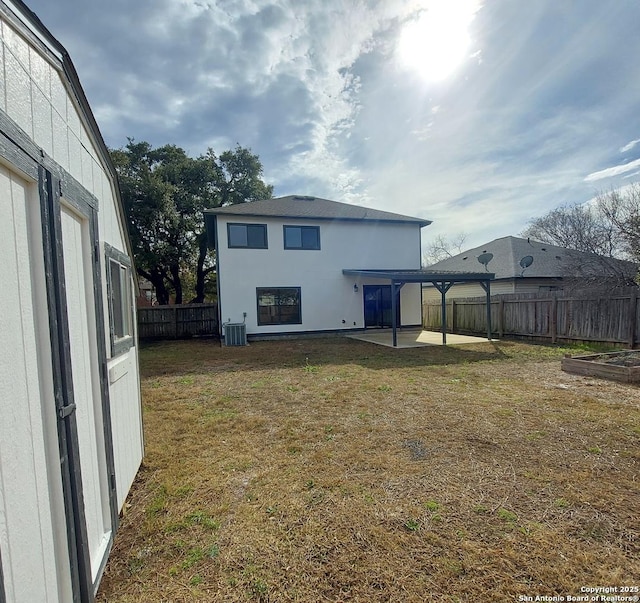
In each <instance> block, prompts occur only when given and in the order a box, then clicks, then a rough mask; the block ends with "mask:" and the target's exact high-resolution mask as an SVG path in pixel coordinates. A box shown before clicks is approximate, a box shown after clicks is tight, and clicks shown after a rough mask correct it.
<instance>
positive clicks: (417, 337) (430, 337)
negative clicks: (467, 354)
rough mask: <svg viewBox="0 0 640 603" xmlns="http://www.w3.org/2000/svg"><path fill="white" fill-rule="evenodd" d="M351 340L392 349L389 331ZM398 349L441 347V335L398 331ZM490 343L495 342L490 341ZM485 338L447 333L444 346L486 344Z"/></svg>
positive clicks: (371, 332)
mask: <svg viewBox="0 0 640 603" xmlns="http://www.w3.org/2000/svg"><path fill="white" fill-rule="evenodd" d="M348 337H350V338H351V339H358V340H360V341H368V342H369V343H375V344H376V345H385V346H387V347H390V348H392V347H393V333H392V331H391V329H376V330H370V331H365V332H362V333H357V334H354V335H348ZM397 339H398V345H397V347H398V348H419V347H426V346H430V345H443V344H442V333H441V332H439V331H422V330H420V329H410V330H398V337H397ZM491 341H496V340H495V339H492V340H491ZM486 342H487V338H486V337H472V336H470V335H455V334H453V333H447V343H446V345H462V344H469V343H486Z"/></svg>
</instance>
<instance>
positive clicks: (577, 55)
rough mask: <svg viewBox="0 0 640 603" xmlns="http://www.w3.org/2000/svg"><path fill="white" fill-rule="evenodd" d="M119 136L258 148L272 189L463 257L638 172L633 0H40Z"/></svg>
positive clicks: (638, 65) (35, 0) (39, 8)
mask: <svg viewBox="0 0 640 603" xmlns="http://www.w3.org/2000/svg"><path fill="white" fill-rule="evenodd" d="M27 3H28V5H29V7H30V8H31V9H32V10H33V11H34V12H35V13H36V14H37V15H38V16H39V17H40V19H41V20H42V21H43V23H44V24H45V25H46V26H47V27H48V28H49V29H50V30H51V32H52V33H53V34H54V35H55V36H56V38H58V40H59V41H60V42H61V43H62V44H63V45H64V46H65V47H66V49H67V50H68V52H69V54H70V55H71V58H72V60H73V62H74V64H75V66H76V69H77V71H78V73H79V75H80V79H81V81H82V84H83V87H84V89H85V92H86V94H87V97H88V99H89V102H90V103H91V106H92V107H93V111H94V114H95V116H96V119H97V121H98V124H99V126H100V128H101V130H102V133H103V136H104V138H105V141H106V142H107V144H108V145H109V146H111V147H122V146H124V145H125V144H126V142H127V137H133V138H134V139H136V140H138V141H142V140H146V141H148V142H150V143H151V144H153V145H156V146H157V145H163V144H165V143H173V144H177V145H179V146H182V147H183V148H185V149H186V150H187V151H188V152H189V153H190V154H191V155H194V156H195V155H199V154H200V153H204V152H205V151H206V150H207V148H208V147H212V148H213V149H214V150H215V151H217V152H222V151H224V150H226V149H228V148H232V147H234V146H235V145H236V143H239V144H241V145H242V146H247V147H251V149H252V150H253V151H254V152H255V153H257V154H258V155H259V156H260V158H261V160H262V162H263V165H264V177H265V180H266V181H267V182H269V183H271V184H273V185H274V187H275V195H276V196H281V195H287V194H305V195H315V196H319V197H326V198H329V199H334V200H337V201H345V202H350V203H356V204H360V205H368V206H370V207H374V208H378V209H384V210H387V211H395V212H398V213H403V214H407V215H412V216H417V217H422V218H427V219H429V220H433V224H432V225H431V226H429V227H427V228H426V229H425V230H424V231H423V243H424V244H428V243H429V241H430V240H432V239H433V238H434V237H435V236H436V235H440V234H441V235H445V236H449V235H456V234H458V233H461V232H465V233H467V239H466V246H467V247H473V246H476V245H481V244H482V243H484V242H487V241H489V240H491V239H494V238H497V237H501V236H506V235H517V234H518V233H520V232H521V231H522V230H523V229H524V228H525V227H526V225H527V222H528V220H530V219H531V218H534V217H536V216H540V215H543V214H544V213H546V212H548V211H549V210H551V209H553V208H555V207H557V206H559V205H563V204H567V203H582V202H586V201H588V200H589V199H591V198H593V197H594V196H595V195H596V194H597V193H598V192H600V191H607V190H610V189H611V188H616V187H621V186H625V185H628V184H630V183H632V182H635V181H639V180H640V110H639V109H640V61H638V58H637V57H638V56H640V36H639V35H638V34H637V26H638V24H639V23H640V2H637V0H615V1H610V2H602V0H535V1H534V2H526V3H525V2H514V1H513V0H485V1H483V0H369V1H366V0H305V2H301V1H298V0H274V1H268V0H260V1H258V0H217V1H215V0H135V1H131V0H109V2H105V1H104V0H56V1H55V2H52V0H31V1H29V0H27Z"/></svg>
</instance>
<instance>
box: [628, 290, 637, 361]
mask: <svg viewBox="0 0 640 603" xmlns="http://www.w3.org/2000/svg"><path fill="white" fill-rule="evenodd" d="M637 315H638V293H637V291H636V290H635V289H633V290H632V291H631V294H630V295H629V331H628V332H629V348H630V349H633V348H634V347H635V345H636V328H637V326H638V325H637V324H636V316H637Z"/></svg>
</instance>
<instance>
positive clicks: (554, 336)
mask: <svg viewBox="0 0 640 603" xmlns="http://www.w3.org/2000/svg"><path fill="white" fill-rule="evenodd" d="M549 328H550V330H551V343H556V342H557V341H558V297H557V296H556V295H554V296H553V297H552V298H551V316H550V317H549Z"/></svg>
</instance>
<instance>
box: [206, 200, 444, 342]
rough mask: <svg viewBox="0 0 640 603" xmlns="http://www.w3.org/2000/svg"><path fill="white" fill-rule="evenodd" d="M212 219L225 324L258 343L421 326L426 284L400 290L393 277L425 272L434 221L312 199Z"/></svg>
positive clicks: (240, 209)
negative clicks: (427, 229) (242, 327)
mask: <svg viewBox="0 0 640 603" xmlns="http://www.w3.org/2000/svg"><path fill="white" fill-rule="evenodd" d="M206 219H207V230H208V236H209V241H210V245H211V246H214V248H215V250H216V261H217V270H218V272H217V276H218V304H219V312H220V323H221V326H222V325H224V323H229V322H232V323H237V322H245V323H246V332H247V335H248V337H249V338H256V337H261V336H262V337H264V336H276V335H287V334H310V333H330V332H341V331H342V332H344V331H348V330H358V329H364V328H369V327H374V328H378V327H391V326H393V327H394V328H395V326H420V325H421V323H422V307H421V306H422V295H421V286H420V283H419V282H407V283H406V284H403V285H402V286H397V287H396V286H394V285H393V283H391V282H390V279H389V278H386V272H385V271H413V272H416V271H419V270H420V258H421V247H420V244H421V239H420V231H421V229H422V228H423V227H424V226H427V225H428V224H430V223H431V222H430V221H429V220H424V219H421V218H413V217H408V216H403V215H399V214H395V213H390V212H386V211H380V210H376V209H369V208H366V207H361V206H357V205H351V204H347V203H339V202H336V201H329V200H327V199H319V198H316V197H308V196H287V197H280V198H275V199H266V200H263V201H256V202H253V203H245V204H238V205H230V206H226V207H222V208H218V209H212V210H208V211H207V215H206ZM367 271H379V272H380V271H382V274H379V275H378V276H377V277H376V276H372V275H371V274H370V273H367ZM392 290H393V291H394V292H395V299H393V296H392V294H391V292H392ZM393 312H395V314H396V316H395V318H396V320H395V321H394V320H393ZM221 335H222V336H224V331H223V332H222V333H221Z"/></svg>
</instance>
